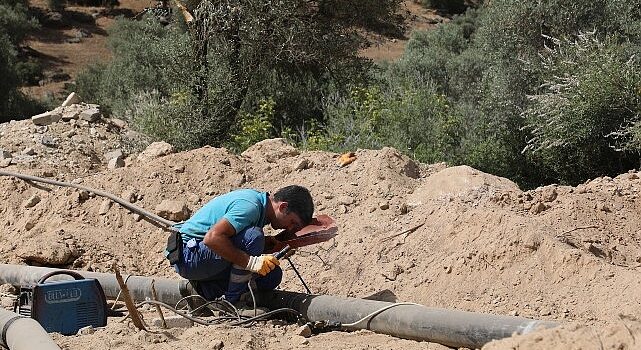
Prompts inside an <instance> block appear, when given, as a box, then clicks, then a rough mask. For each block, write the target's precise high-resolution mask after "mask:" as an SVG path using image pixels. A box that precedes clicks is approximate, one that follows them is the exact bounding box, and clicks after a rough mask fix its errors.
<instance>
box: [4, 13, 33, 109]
mask: <svg viewBox="0 0 641 350" xmlns="http://www.w3.org/2000/svg"><path fill="white" fill-rule="evenodd" d="M36 27H37V24H36V21H35V20H34V19H30V18H29V17H28V14H27V6H26V2H24V1H14V0H0V122H2V121H8V120H10V119H21V118H25V117H28V116H30V115H31V114H32V113H34V112H39V111H41V108H42V106H40V104H39V103H37V102H35V101H31V100H30V99H28V98H26V97H25V96H24V95H23V94H22V93H21V92H20V91H19V90H18V87H19V86H20V85H21V84H22V83H23V80H24V79H33V78H34V76H35V75H37V73H38V69H37V67H36V66H35V65H34V64H33V63H32V62H26V63H21V62H19V60H18V58H17V52H16V48H17V46H18V44H20V43H21V42H22V41H23V40H24V38H25V37H26V35H27V34H28V32H29V31H30V30H32V29H34V28H36Z"/></svg>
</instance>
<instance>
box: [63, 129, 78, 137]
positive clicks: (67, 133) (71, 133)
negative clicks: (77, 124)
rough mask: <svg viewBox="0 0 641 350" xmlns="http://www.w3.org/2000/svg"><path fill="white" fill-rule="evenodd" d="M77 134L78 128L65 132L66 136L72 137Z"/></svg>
mask: <svg viewBox="0 0 641 350" xmlns="http://www.w3.org/2000/svg"><path fill="white" fill-rule="evenodd" d="M76 134H77V133H76V130H69V131H67V132H65V133H64V134H63V136H64V137H66V138H72V137H74V136H76Z"/></svg>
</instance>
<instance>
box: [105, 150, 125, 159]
mask: <svg viewBox="0 0 641 350" xmlns="http://www.w3.org/2000/svg"><path fill="white" fill-rule="evenodd" d="M119 157H120V158H124V157H125V154H124V153H122V150H121V149H115V150H113V151H111V152H107V153H105V159H106V160H107V161H109V160H111V159H114V158H119Z"/></svg>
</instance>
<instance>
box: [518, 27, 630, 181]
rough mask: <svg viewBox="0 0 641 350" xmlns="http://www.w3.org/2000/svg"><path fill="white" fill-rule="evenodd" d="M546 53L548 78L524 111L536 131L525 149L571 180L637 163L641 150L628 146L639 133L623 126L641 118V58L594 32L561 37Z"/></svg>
mask: <svg viewBox="0 0 641 350" xmlns="http://www.w3.org/2000/svg"><path fill="white" fill-rule="evenodd" d="M542 57H543V62H542V65H543V67H544V73H545V74H544V75H543V77H544V80H545V82H544V84H543V85H542V86H541V89H540V91H539V92H538V93H537V94H535V95H533V96H531V97H530V99H531V103H530V104H529V106H528V108H527V109H526V110H525V111H524V113H523V115H524V116H525V118H526V120H527V122H528V127H529V128H530V129H531V134H532V136H531V138H530V139H529V141H528V145H527V146H526V147H525V151H527V152H532V153H534V154H536V155H538V156H540V157H541V160H542V162H543V163H544V164H545V165H546V166H548V167H549V168H551V169H553V170H554V171H556V173H557V176H558V178H559V179H560V180H561V182H564V183H570V184H577V183H579V182H582V181H584V180H585V179H586V178H591V177H596V176H601V175H605V174H607V175H616V174H618V173H621V172H624V171H626V170H628V169H631V168H634V167H636V166H637V165H638V164H639V153H638V152H626V151H625V149H626V148H629V145H632V144H634V141H633V140H634V136H632V139H630V138H629V137H621V136H623V135H624V134H625V133H623V132H621V131H622V129H623V131H625V128H626V127H627V126H629V125H630V124H635V123H638V122H639V120H641V118H640V113H641V98H640V97H641V96H640V94H639V91H641V67H640V66H639V61H638V60H637V59H636V58H635V57H629V56H626V55H625V51H624V50H623V49H622V46H621V45H619V43H618V40H616V38H614V37H609V38H606V40H605V41H600V40H599V39H597V36H596V35H595V34H594V33H584V34H581V35H579V36H578V37H577V39H575V40H567V39H565V40H558V41H556V45H555V46H554V47H552V48H550V49H549V50H548V52H547V53H546V54H545V55H544V56H542ZM631 142H632V143H631Z"/></svg>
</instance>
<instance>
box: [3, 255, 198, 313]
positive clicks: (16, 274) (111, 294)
mask: <svg viewBox="0 0 641 350" xmlns="http://www.w3.org/2000/svg"><path fill="white" fill-rule="evenodd" d="M60 270H64V269H53V268H48V267H34V266H24V265H8V264H0V284H2V283H9V284H12V285H16V286H26V285H33V284H35V283H36V282H38V280H39V279H40V277H42V276H44V275H45V274H47V273H50V272H53V271H60ZM73 272H77V273H79V274H80V275H82V277H84V278H95V279H97V280H98V282H100V285H101V286H102V289H103V290H104V292H105V296H106V297H107V298H116V296H118V293H119V292H120V285H119V284H118V281H117V280H116V276H115V275H114V274H110V273H100V272H89V271H77V270H73ZM123 277H124V278H125V281H126V283H127V287H128V288H129V292H130V293H131V297H132V298H133V299H134V300H135V301H145V300H147V298H149V299H152V298H153V296H152V292H151V283H152V282H153V283H154V289H155V290H156V294H157V297H158V300H160V301H163V302H165V303H168V304H171V305H174V304H175V303H177V302H178V301H179V300H180V299H181V298H182V297H185V296H188V295H191V294H193V291H192V289H191V285H190V284H189V281H187V280H178V279H168V278H155V277H154V278H151V277H144V276H134V275H129V276H127V275H125V276H123ZM70 278H72V277H70V276H65V275H57V276H53V277H51V278H49V279H47V281H55V280H61V279H70Z"/></svg>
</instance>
